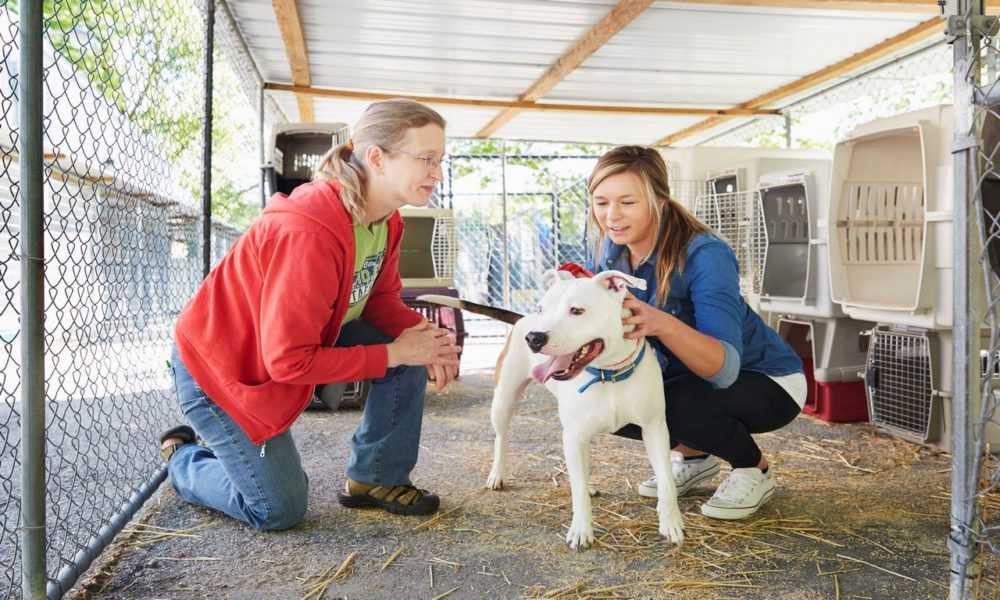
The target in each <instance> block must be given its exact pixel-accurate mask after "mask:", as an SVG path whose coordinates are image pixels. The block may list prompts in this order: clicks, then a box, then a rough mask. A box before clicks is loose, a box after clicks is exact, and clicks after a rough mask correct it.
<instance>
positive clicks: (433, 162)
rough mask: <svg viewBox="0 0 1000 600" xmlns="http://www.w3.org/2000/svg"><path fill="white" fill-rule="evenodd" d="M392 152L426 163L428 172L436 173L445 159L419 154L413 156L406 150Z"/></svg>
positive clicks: (425, 166)
mask: <svg viewBox="0 0 1000 600" xmlns="http://www.w3.org/2000/svg"><path fill="white" fill-rule="evenodd" d="M392 152H399V153H400V154H405V155H407V156H409V157H410V158H415V159H417V160H422V161H424V168H426V169H427V170H428V171H436V170H437V169H438V167H440V166H441V163H443V162H444V157H443V156H442V157H441V158H434V157H433V156H420V155H419V154H413V153H412V152H407V151H406V150H393V151H392Z"/></svg>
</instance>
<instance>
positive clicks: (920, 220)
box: [829, 106, 983, 330]
mask: <svg viewBox="0 0 1000 600" xmlns="http://www.w3.org/2000/svg"><path fill="white" fill-rule="evenodd" d="M951 112H952V111H951V107H950V106H939V107H935V108H930V109H924V110H920V111H915V112H911V113H907V114H903V115H898V116H895V117H890V118H886V119H880V120H877V121H873V122H871V123H869V124H867V125H864V126H861V127H858V128H857V129H855V130H854V131H853V132H852V133H851V135H850V136H849V137H848V138H847V139H845V140H844V141H842V142H840V143H838V144H837V146H836V149H835V150H834V166H833V183H832V186H831V203H830V211H829V220H830V223H831V231H830V252H829V260H830V279H831V293H832V296H833V300H834V302H837V303H839V304H840V305H841V306H842V307H843V310H844V312H845V313H847V314H848V315H850V316H852V317H854V318H857V319H861V320H868V321H876V322H879V323H898V324H904V325H910V326H913V327H919V328H924V329H931V330H933V329H947V328H950V327H951V325H952V271H953V262H952V261H953V258H952V208H953V199H952V198H953V193H952V155H951V143H952V118H951ZM972 293H974V294H977V295H979V296H980V302H979V304H980V305H982V303H981V299H982V296H983V290H982V289H979V288H978V287H977V289H975V290H972Z"/></svg>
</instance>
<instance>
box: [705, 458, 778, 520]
mask: <svg viewBox="0 0 1000 600" xmlns="http://www.w3.org/2000/svg"><path fill="white" fill-rule="evenodd" d="M773 470H774V467H771V468H769V469H768V470H767V473H763V472H761V470H760V469H758V468H757V467H749V468H746V469H733V471H732V472H731V473H730V474H729V477H726V479H725V480H724V481H723V482H722V484H721V485H720V486H719V489H717V490H715V494H713V495H712V497H711V498H709V500H708V502H706V503H704V504H702V505H701V514H703V515H705V516H706V517H711V518H713V519H743V518H745V517H749V516H750V515H752V514H754V513H755V512H757V509H758V508H760V507H761V506H763V505H764V503H765V502H767V501H768V500H770V499H771V496H772V495H773V494H774V474H773V473H772V471H773Z"/></svg>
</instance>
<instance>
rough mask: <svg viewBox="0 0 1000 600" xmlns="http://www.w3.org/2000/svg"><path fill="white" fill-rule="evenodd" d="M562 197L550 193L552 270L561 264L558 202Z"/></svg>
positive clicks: (555, 193)
mask: <svg viewBox="0 0 1000 600" xmlns="http://www.w3.org/2000/svg"><path fill="white" fill-rule="evenodd" d="M561 198H562V196H561V195H560V194H559V193H558V192H553V193H552V262H553V263H554V264H553V265H552V268H553V269H558V268H559V265H560V264H562V260H560V259H559V237H560V233H561V232H560V229H561V228H562V222H561V218H560V215H559V212H560V210H559V209H560V205H561V204H562V202H561V201H560V200H561Z"/></svg>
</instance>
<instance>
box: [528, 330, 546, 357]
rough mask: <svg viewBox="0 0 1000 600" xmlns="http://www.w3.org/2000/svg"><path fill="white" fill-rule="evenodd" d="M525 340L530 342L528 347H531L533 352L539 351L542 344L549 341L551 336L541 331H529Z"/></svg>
mask: <svg viewBox="0 0 1000 600" xmlns="http://www.w3.org/2000/svg"><path fill="white" fill-rule="evenodd" d="M524 341H526V342H528V347H529V348H531V351H532V352H538V351H539V350H541V349H542V346H544V345H545V344H547V343H548V341H549V336H548V334H546V333H543V332H541V331H529V332H528V335H526V336H524Z"/></svg>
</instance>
